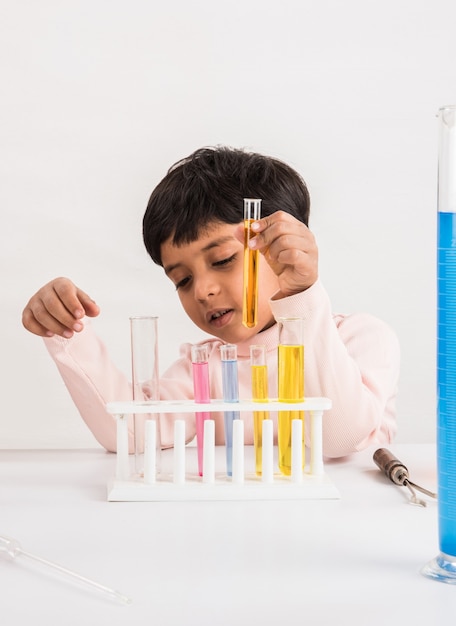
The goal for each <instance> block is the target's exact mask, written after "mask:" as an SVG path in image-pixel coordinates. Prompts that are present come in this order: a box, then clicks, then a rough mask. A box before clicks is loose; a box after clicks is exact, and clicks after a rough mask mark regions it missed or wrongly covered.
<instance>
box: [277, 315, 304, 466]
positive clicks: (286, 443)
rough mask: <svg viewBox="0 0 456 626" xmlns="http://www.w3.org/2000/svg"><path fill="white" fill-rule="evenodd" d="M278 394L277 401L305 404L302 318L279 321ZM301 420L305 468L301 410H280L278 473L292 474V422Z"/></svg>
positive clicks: (302, 415)
mask: <svg viewBox="0 0 456 626" xmlns="http://www.w3.org/2000/svg"><path fill="white" fill-rule="evenodd" d="M277 323H278V327H279V348H278V391H279V402H287V403H292V402H303V401H304V345H303V326H304V320H303V319H302V318H301V317H288V318H285V317H283V318H279V319H278V320H277ZM294 419H300V420H302V463H303V467H304V465H305V446H304V440H305V439H304V411H279V415H278V435H277V444H278V461H279V470H280V472H281V473H282V474H285V475H286V476H290V475H291V433H292V420H294Z"/></svg>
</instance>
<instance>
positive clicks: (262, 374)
mask: <svg viewBox="0 0 456 626" xmlns="http://www.w3.org/2000/svg"><path fill="white" fill-rule="evenodd" d="M250 368H251V373H252V398H253V400H254V401H255V402H267V401H268V367H267V363H266V346H262V345H253V346H250ZM265 419H269V412H268V411H254V412H253V446H254V451H255V472H256V474H257V476H261V471H262V466H263V459H262V450H263V445H262V437H263V434H262V433H263V420H265Z"/></svg>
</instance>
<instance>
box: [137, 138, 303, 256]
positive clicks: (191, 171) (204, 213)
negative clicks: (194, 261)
mask: <svg viewBox="0 0 456 626" xmlns="http://www.w3.org/2000/svg"><path fill="white" fill-rule="evenodd" d="M244 198H261V200H262V203H261V216H262V217H264V216H266V215H270V214H271V213H275V211H278V210H282V211H285V212H287V213H290V214H291V215H293V216H294V217H296V218H297V219H298V220H300V221H301V222H304V224H306V225H308V222H309V211H310V198H309V192H308V190H307V186H306V184H305V182H304V180H303V179H302V178H301V176H300V175H299V174H298V173H297V172H296V171H295V170H293V169H292V168H291V167H290V166H288V165H287V164H286V163H283V162H282V161H280V160H278V159H275V158H272V157H268V156H263V155H261V154H257V153H254V152H247V151H245V150H240V149H234V148H228V147H225V146H220V147H219V146H217V147H208V148H201V149H199V150H196V151H195V152H193V154H191V155H190V156H188V157H187V158H185V159H182V160H181V161H178V162H177V163H175V164H174V165H173V166H172V167H171V168H170V169H169V170H168V173H167V174H166V176H165V177H164V178H163V180H162V181H161V182H160V183H159V184H158V185H157V187H156V188H155V189H154V190H153V192H152V195H151V196H150V199H149V203H148V205H147V209H146V212H145V214H144V219H143V239H144V244H145V246H146V250H147V252H148V253H149V255H150V256H151V258H152V260H153V261H154V262H155V263H157V264H158V265H162V262H161V250H160V248H161V245H162V243H164V242H165V241H166V240H167V239H169V238H170V237H172V242H173V244H175V245H179V244H184V243H190V242H192V241H196V240H197V239H198V237H199V236H200V234H201V233H202V232H204V230H205V229H206V227H207V226H208V224H214V223H216V222H219V223H225V224H238V223H239V222H242V220H243V219H244V214H243V207H244V202H243V200H244Z"/></svg>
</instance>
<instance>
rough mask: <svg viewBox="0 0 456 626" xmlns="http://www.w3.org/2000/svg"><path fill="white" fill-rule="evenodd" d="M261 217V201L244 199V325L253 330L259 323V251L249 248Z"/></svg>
mask: <svg viewBox="0 0 456 626" xmlns="http://www.w3.org/2000/svg"><path fill="white" fill-rule="evenodd" d="M260 217H261V200H260V199H257V198H244V285H243V292H244V301H243V306H242V323H243V325H244V326H246V327H247V328H253V327H254V326H256V325H257V321H258V312H257V308H258V263H259V260H260V254H259V252H258V250H251V249H250V248H249V245H248V244H249V239H251V238H252V237H254V236H255V233H252V231H251V226H252V224H253V222H255V221H256V220H259V219H260Z"/></svg>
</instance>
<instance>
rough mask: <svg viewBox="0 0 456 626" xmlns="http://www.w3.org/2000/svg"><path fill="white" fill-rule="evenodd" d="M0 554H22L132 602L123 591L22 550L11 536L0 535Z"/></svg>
mask: <svg viewBox="0 0 456 626" xmlns="http://www.w3.org/2000/svg"><path fill="white" fill-rule="evenodd" d="M0 556H3V557H5V558H7V559H11V560H12V559H15V558H16V557H18V556H24V557H26V558H28V559H31V560H32V561H35V562H37V563H41V565H45V566H47V567H50V568H52V569H53V570H55V571H56V572H59V573H60V574H63V575H65V576H69V577H71V578H73V579H74V580H77V581H79V582H81V583H84V584H86V585H89V586H90V587H92V588H93V589H97V590H98V591H100V592H101V593H103V594H105V595H108V596H110V597H111V598H113V599H115V600H119V601H120V602H122V603H123V604H131V602H132V600H131V598H129V597H128V596H126V595H124V594H123V593H120V592H119V591H116V590H115V589H111V588H110V587H106V586H105V585H101V584H100V583H97V582H96V581H95V580H91V579H90V578H87V577H86V576H82V575H81V574H78V573H77V572H74V571H73V570H71V569H68V568H67V567H63V566H62V565H59V564H58V563H54V562H52V561H48V560H47V559H43V558H42V557H41V556H37V555H36V554H32V553H31V552H27V551H26V550H23V548H22V546H21V544H20V543H19V542H18V541H16V539H12V538H11V537H5V536H4V535H0Z"/></svg>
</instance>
